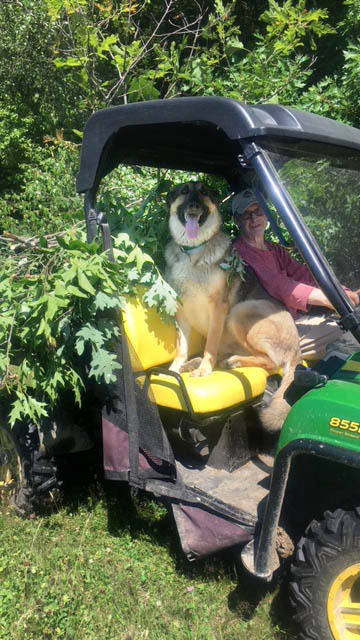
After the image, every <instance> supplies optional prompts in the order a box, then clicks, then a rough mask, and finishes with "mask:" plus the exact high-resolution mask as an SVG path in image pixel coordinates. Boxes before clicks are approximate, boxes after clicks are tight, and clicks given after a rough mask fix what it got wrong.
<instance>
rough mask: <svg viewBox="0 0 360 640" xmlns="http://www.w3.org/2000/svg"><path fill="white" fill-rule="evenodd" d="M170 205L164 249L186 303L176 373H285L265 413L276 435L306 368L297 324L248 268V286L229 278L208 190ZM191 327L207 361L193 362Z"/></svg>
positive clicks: (177, 194)
mask: <svg viewBox="0 0 360 640" xmlns="http://www.w3.org/2000/svg"><path fill="white" fill-rule="evenodd" d="M167 206H168V210H169V227H170V233H171V236H172V240H171V241H170V243H169V244H168V246H167V247H166V250H165V259H166V265H167V268H166V278H167V280H168V281H169V283H170V284H171V285H172V287H173V288H174V289H175V291H176V292H177V294H178V296H179V299H180V301H181V304H179V307H178V312H177V325H178V333H177V346H176V357H175V359H174V361H173V363H172V365H171V366H170V369H171V370H172V371H176V372H183V371H185V370H191V371H192V373H191V375H192V376H207V375H209V374H210V373H211V372H212V370H213V368H214V367H215V365H216V362H220V363H221V366H226V367H228V368H229V367H230V368H234V367H243V366H257V367H263V368H264V369H266V370H268V371H270V370H272V369H275V368H277V367H282V369H283V378H282V381H281V384H280V386H279V388H278V390H277V391H276V393H275V394H274V396H273V398H272V401H271V403H270V405H269V406H268V407H266V408H264V409H263V410H262V411H261V419H262V423H263V425H264V427H265V429H266V430H268V431H278V430H279V429H281V426H282V424H283V421H284V419H285V417H286V414H287V412H288V410H289V406H288V404H287V403H286V401H285V400H284V398H283V394H284V392H285V390H286V388H287V387H288V385H289V384H290V382H291V381H292V379H293V376H294V370H295V367H296V365H297V364H298V363H299V362H301V355H300V350H299V338H298V333H297V330H296V326H295V323H294V321H293V319H292V317H291V315H290V314H289V313H288V312H287V311H286V310H285V309H284V307H283V306H282V305H281V304H280V303H278V302H277V301H276V300H274V299H273V298H271V297H270V296H269V295H268V294H267V293H266V292H265V291H264V289H263V288H262V287H261V285H260V283H259V282H258V281H257V279H256V277H255V274H254V273H253V271H252V270H251V269H250V268H249V267H246V270H245V276H246V277H245V282H244V281H242V279H241V278H240V277H238V276H234V277H232V278H230V279H229V278H228V273H227V272H226V271H225V270H223V269H222V268H221V267H220V265H221V264H222V263H223V262H224V260H226V258H227V257H228V256H230V255H231V246H230V245H231V240H230V238H229V237H228V236H227V235H225V234H224V233H223V232H222V231H221V224H222V220H221V217H220V214H219V211H218V208H217V204H216V196H215V195H214V194H213V193H212V192H211V191H210V190H209V189H208V188H207V187H206V186H204V185H203V184H202V183H201V182H188V183H185V184H182V185H179V186H177V187H175V189H173V190H172V191H170V192H169V193H168V195H167ZM192 327H193V328H194V329H195V330H196V331H197V332H198V333H200V334H201V335H203V336H204V337H205V339H206V343H205V349H204V353H203V355H202V357H201V358H200V359H199V358H197V359H194V360H190V361H188V339H189V335H190V330H191V328H192Z"/></svg>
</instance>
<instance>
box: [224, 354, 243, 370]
mask: <svg viewBox="0 0 360 640" xmlns="http://www.w3.org/2000/svg"><path fill="white" fill-rule="evenodd" d="M218 366H219V367H220V368H221V369H236V368H237V367H241V366H242V365H241V356H230V358H224V359H223V360H221V361H220V362H219V363H218Z"/></svg>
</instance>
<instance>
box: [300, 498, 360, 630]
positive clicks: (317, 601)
mask: <svg viewBox="0 0 360 640" xmlns="http://www.w3.org/2000/svg"><path fill="white" fill-rule="evenodd" d="M290 594H291V602H292V604H293V606H294V607H295V608H296V614H295V620H296V621H297V622H298V623H299V625H300V627H301V629H302V633H301V635H300V636H299V640H356V639H357V638H359V636H360V508H357V509H355V510H354V511H343V510H342V509H337V510H336V511H335V512H334V513H331V512H329V511H328V512H326V513H325V514H324V520H322V521H321V522H317V521H316V520H314V521H313V522H312V523H311V524H310V525H309V526H308V527H307V529H306V532H305V536H304V537H303V538H301V540H300V542H299V544H298V546H297V550H296V561H295V562H294V563H293V565H292V566H291V581H290Z"/></svg>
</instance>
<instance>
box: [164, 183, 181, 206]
mask: <svg viewBox="0 0 360 640" xmlns="http://www.w3.org/2000/svg"><path fill="white" fill-rule="evenodd" d="M178 195H179V186H177V187H174V188H173V189H171V191H168V192H167V194H166V206H167V208H168V209H170V207H171V205H172V203H173V202H174V200H176V198H177V197H178Z"/></svg>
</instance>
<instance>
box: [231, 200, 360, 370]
mask: <svg viewBox="0 0 360 640" xmlns="http://www.w3.org/2000/svg"><path fill="white" fill-rule="evenodd" d="M232 212H233V217H234V221H235V223H236V224H237V226H238V227H239V229H240V236H239V238H238V239H237V240H235V242H234V244H233V250H234V251H235V252H237V253H239V254H240V256H241V257H242V258H243V260H244V261H245V262H246V263H247V264H248V265H249V266H250V267H252V269H253V270H254V271H255V273H256V276H257V278H258V279H259V281H260V283H261V284H262V286H263V287H264V289H265V290H266V291H267V293H269V294H270V295H271V296H272V297H273V298H276V299H277V300H279V301H280V302H282V303H283V304H284V306H285V307H286V308H287V309H288V311H289V312H290V313H291V314H292V315H293V317H294V318H295V322H296V325H297V328H298V332H299V336H300V347H301V352H302V354H303V356H304V358H306V359H309V360H311V359H316V360H317V359H319V358H322V357H323V356H324V355H325V353H326V351H328V350H329V347H330V345H331V349H338V350H341V351H342V352H343V353H348V354H350V353H353V352H355V351H360V345H359V343H358V342H357V340H356V339H355V338H354V337H353V335H352V334H351V333H350V332H346V333H344V332H343V331H342V330H341V329H340V327H339V326H338V324H337V322H336V318H337V316H336V315H335V314H331V313H330V311H329V310H331V311H333V310H334V308H333V306H332V305H331V303H330V302H329V300H328V299H327V297H326V296H325V295H324V293H323V292H322V290H321V289H319V287H318V286H317V284H316V282H315V281H314V279H313V277H312V275H311V273H310V272H309V270H308V269H307V267H306V266H305V265H303V264H300V263H299V262H296V261H295V260H293V259H292V258H290V256H289V253H288V252H287V251H286V249H284V248H283V247H281V246H280V245H275V244H272V243H270V242H267V241H266V240H265V238H264V232H265V229H266V225H267V218H266V216H265V213H264V211H263V209H262V208H261V206H260V204H259V202H258V200H257V197H256V195H255V193H254V192H253V191H252V190H251V189H245V190H244V191H242V192H241V193H237V194H236V195H235V196H234V198H233V202H232ZM344 291H345V293H346V294H347V296H348V297H349V299H350V300H351V302H352V304H353V305H354V306H357V305H358V304H359V293H360V289H358V290H357V291H351V290H350V289H348V288H346V287H344ZM313 306H315V307H323V308H324V313H321V310H319V309H316V310H313V313H311V309H312V307H313ZM314 311H315V313H314ZM309 312H310V313H309Z"/></svg>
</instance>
